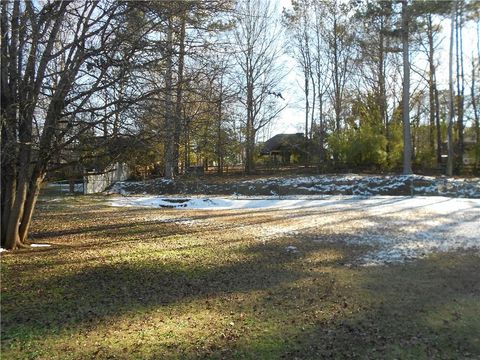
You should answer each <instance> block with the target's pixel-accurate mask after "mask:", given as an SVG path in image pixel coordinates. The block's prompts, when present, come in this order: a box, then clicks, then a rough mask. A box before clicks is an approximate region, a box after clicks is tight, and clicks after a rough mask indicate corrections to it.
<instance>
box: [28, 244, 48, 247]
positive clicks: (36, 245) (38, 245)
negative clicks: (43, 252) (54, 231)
mask: <svg viewBox="0 0 480 360" xmlns="http://www.w3.org/2000/svg"><path fill="white" fill-rule="evenodd" d="M30 246H31V247H50V246H52V245H50V244H31V245H30Z"/></svg>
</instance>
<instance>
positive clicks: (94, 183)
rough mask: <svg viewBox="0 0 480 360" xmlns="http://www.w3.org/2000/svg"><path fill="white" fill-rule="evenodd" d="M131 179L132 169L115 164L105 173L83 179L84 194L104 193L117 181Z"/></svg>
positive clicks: (124, 165) (125, 165) (86, 176)
mask: <svg viewBox="0 0 480 360" xmlns="http://www.w3.org/2000/svg"><path fill="white" fill-rule="evenodd" d="M129 177H130V168H129V167H128V165H127V164H123V163H122V164H121V163H115V164H112V165H110V166H109V167H108V168H107V169H105V171H104V172H102V173H100V174H98V173H96V174H90V175H85V176H84V177H83V193H84V194H96V193H100V192H102V191H104V190H105V189H107V188H108V187H109V186H111V185H113V184H114V183H116V182H117V181H124V180H127V179H128V178H129Z"/></svg>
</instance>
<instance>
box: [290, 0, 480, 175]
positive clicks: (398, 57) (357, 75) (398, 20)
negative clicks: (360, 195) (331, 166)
mask: <svg viewBox="0 0 480 360" xmlns="http://www.w3.org/2000/svg"><path fill="white" fill-rule="evenodd" d="M478 15H479V6H478V2H473V1H414V2H411V1H408V0H402V1H352V2H349V3H346V2H340V1H330V2H323V1H317V0H293V1H292V9H291V10H286V11H284V23H285V25H286V27H287V29H288V34H289V38H290V53H291V54H292V55H293V56H294V58H295V59H296V60H297V64H298V68H299V69H300V72H301V74H302V76H303V79H304V81H303V86H302V89H303V95H304V101H305V105H304V109H305V136H306V137H309V138H310V139H314V140H316V142H317V143H318V144H319V145H320V146H319V148H320V149H323V151H324V152H325V151H327V152H329V153H330V155H331V156H332V157H333V159H334V161H335V162H337V163H339V162H344V163H347V164H349V165H350V166H352V165H362V164H363V165H377V166H378V167H381V168H397V167H398V166H399V164H400V163H402V166H403V171H404V172H405V173H411V171H412V170H411V168H412V160H413V161H414V165H418V166H422V167H423V168H430V169H432V168H441V167H442V165H444V162H445V161H444V155H445V154H444V147H445V146H444V144H445V142H446V143H447V144H448V150H449V151H448V162H447V164H446V165H447V166H446V171H447V173H448V174H449V175H452V173H453V172H454V171H457V172H460V171H462V167H463V164H464V158H463V156H464V154H465V153H466V150H468V148H467V147H466V146H465V143H466V142H465V139H466V137H468V140H470V142H471V140H472V139H473V140H474V141H475V142H476V144H475V147H474V148H473V149H471V152H473V153H472V154H470V158H474V161H475V164H474V168H475V169H478V168H479V161H480V152H479V151H480V147H479V140H480V137H479V136H478V131H479V130H478V129H479V125H478V115H479V114H478V108H477V103H478V83H477V82H476V78H477V77H478V75H479V52H480V49H479V45H478V27H479V22H478V19H479V16H478ZM448 26H450V28H451V32H450V35H449V36H445V33H446V32H445V31H444V29H445V28H448ZM472 27H476V31H477V34H476V36H471V37H470V38H472V37H476V39H477V40H476V41H477V43H476V49H475V48H473V46H472V47H470V48H469V51H470V53H469V54H467V55H468V56H469V57H470V64H467V63H466V61H465V49H464V46H463V44H464V39H463V35H464V33H465V28H470V30H471V28H472ZM470 32H471V31H470ZM448 43H449V45H450V56H449V57H448V56H445V55H443V54H445V52H441V49H442V46H444V47H447V46H448ZM472 45H473V44H472ZM442 55H443V56H442ZM448 59H450V61H448ZM467 65H469V67H470V69H471V74H470V77H469V76H468V74H466V73H465V68H466V67H467ZM447 66H448V67H449V68H450V70H451V73H450V76H449V81H448V82H449V83H450V86H448V87H447V84H446V83H445V84H444V85H443V88H442V85H441V82H442V79H439V78H440V76H439V69H440V74H441V72H442V71H443V72H446V69H447ZM400 69H402V70H400ZM411 74H412V75H411ZM445 80H446V78H445ZM468 81H469V82H470V85H471V86H470V92H469V93H467V92H466V84H467V82H468ZM454 84H456V88H455V86H454ZM402 128H403V129H402ZM315 137H316V139H315ZM442 155H443V156H442ZM318 157H319V158H320V159H321V160H323V159H324V158H325V155H324V153H320V154H319V155H318Z"/></svg>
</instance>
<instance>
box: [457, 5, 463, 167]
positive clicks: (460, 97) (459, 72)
mask: <svg viewBox="0 0 480 360" xmlns="http://www.w3.org/2000/svg"><path fill="white" fill-rule="evenodd" d="M456 8H457V11H456V26H455V43H456V54H457V56H456V60H457V61H456V62H457V99H456V100H457V101H456V103H457V104H456V105H457V145H456V149H457V164H456V165H457V166H456V167H457V171H458V172H461V171H462V167H463V152H464V136H463V133H464V123H463V115H464V103H465V96H464V95H465V79H464V67H463V36H462V28H463V23H462V22H463V20H462V11H463V10H462V2H461V1H460V2H458V3H457V5H456Z"/></svg>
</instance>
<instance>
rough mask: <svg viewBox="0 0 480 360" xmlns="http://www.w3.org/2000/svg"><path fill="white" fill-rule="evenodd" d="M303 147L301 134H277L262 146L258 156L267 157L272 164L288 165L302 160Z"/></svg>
mask: <svg viewBox="0 0 480 360" xmlns="http://www.w3.org/2000/svg"><path fill="white" fill-rule="evenodd" d="M305 146H306V141H305V136H304V134H303V133H296V134H278V135H275V136H274V137H272V138H270V139H268V140H267V141H266V142H265V143H264V144H263V147H262V149H261V150H260V155H261V156H269V157H270V161H271V162H273V163H274V164H278V165H289V164H292V163H295V162H300V161H301V160H302V159H303V157H304V155H305V150H304V149H305Z"/></svg>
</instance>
